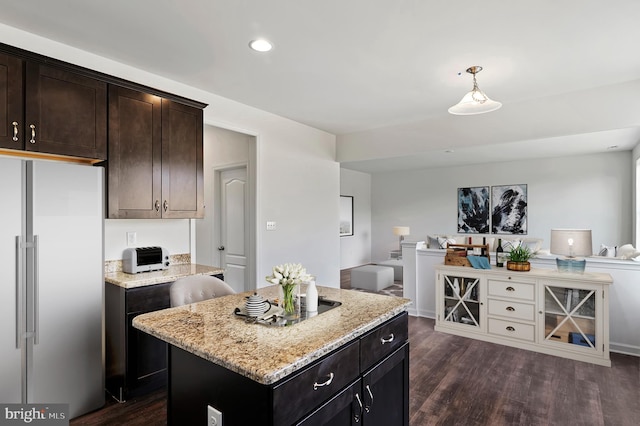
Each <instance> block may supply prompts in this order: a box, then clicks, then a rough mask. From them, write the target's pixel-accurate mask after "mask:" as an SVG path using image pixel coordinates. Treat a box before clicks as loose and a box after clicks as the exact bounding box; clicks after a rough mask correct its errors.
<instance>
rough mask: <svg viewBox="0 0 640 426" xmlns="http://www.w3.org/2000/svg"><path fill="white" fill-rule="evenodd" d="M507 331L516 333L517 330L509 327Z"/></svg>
mask: <svg viewBox="0 0 640 426" xmlns="http://www.w3.org/2000/svg"><path fill="white" fill-rule="evenodd" d="M507 331H516V329H515V328H513V327H511V326H508V327H507Z"/></svg>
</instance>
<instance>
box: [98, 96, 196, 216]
mask: <svg viewBox="0 0 640 426" xmlns="http://www.w3.org/2000/svg"><path fill="white" fill-rule="evenodd" d="M202 126H203V113H202V109H201V108H196V107H192V106H187V105H183V104H180V103H178V102H174V101H171V100H168V99H163V98H161V97H159V96H156V95H151V94H148V93H144V92H141V91H137V90H131V89H128V88H124V87H120V86H116V85H110V86H109V161H108V167H107V174H108V177H107V179H108V217H109V218H112V219H117V218H120V219H124V218H129V219H153V218H202V217H204V187H203V173H202V172H203V142H202V140H203V139H202V137H203V133H202V132H203V128H202Z"/></svg>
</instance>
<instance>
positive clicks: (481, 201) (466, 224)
mask: <svg viewBox="0 0 640 426" xmlns="http://www.w3.org/2000/svg"><path fill="white" fill-rule="evenodd" d="M458 232H460V233H465V234H488V233H489V187H488V186H478V187H474V188H458Z"/></svg>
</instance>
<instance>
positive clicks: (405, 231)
mask: <svg viewBox="0 0 640 426" xmlns="http://www.w3.org/2000/svg"><path fill="white" fill-rule="evenodd" d="M393 235H401V236H404V235H409V227H408V226H394V227H393Z"/></svg>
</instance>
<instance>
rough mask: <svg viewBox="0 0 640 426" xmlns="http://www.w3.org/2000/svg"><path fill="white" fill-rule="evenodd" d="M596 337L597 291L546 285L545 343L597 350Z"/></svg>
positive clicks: (598, 343)
mask: <svg viewBox="0 0 640 426" xmlns="http://www.w3.org/2000/svg"><path fill="white" fill-rule="evenodd" d="M596 336H597V334H596V290H588V289H576V288H567V287H561V286H554V285H550V284H545V286H544V339H545V341H548V342H561V343H565V344H568V345H577V346H578V347H584V348H591V349H596V348H597V347H598V345H600V346H602V344H601V343H600V342H597V341H596ZM596 350H597V349H596Z"/></svg>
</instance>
